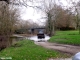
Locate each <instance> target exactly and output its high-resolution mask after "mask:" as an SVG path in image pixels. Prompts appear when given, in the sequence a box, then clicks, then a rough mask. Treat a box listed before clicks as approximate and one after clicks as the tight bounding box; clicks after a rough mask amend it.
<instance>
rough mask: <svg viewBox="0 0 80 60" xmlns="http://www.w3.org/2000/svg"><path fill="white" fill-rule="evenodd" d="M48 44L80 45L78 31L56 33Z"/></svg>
mask: <svg viewBox="0 0 80 60" xmlns="http://www.w3.org/2000/svg"><path fill="white" fill-rule="evenodd" d="M49 42H55V43H61V44H70V45H80V35H79V33H78V31H57V32H56V35H55V36H53V37H51V39H50V40H49Z"/></svg>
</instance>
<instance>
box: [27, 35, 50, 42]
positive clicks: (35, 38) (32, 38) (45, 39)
mask: <svg viewBox="0 0 80 60" xmlns="http://www.w3.org/2000/svg"><path fill="white" fill-rule="evenodd" d="M28 39H30V40H33V41H47V40H49V39H50V37H49V36H47V35H45V38H42V39H38V37H37V36H32V37H29V38H28Z"/></svg>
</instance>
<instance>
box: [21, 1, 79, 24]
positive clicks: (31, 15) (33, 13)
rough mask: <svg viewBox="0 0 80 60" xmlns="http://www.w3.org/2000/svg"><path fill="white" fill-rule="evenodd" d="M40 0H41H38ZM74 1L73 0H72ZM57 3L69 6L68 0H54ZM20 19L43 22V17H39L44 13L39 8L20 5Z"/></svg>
mask: <svg viewBox="0 0 80 60" xmlns="http://www.w3.org/2000/svg"><path fill="white" fill-rule="evenodd" d="M40 1H41V0H40ZM73 1H75V0H73ZM77 1H78V0H76V2H77ZM55 3H57V4H60V5H63V6H71V3H70V0H68V2H66V0H60V2H59V3H58V0H56V2H55ZM28 4H29V5H31V4H32V3H30V2H29V3H28ZM33 4H34V5H36V6H37V5H41V4H40V3H36V2H35V3H33ZM20 10H21V12H20V13H21V19H23V20H29V19H30V20H32V21H33V22H38V23H40V22H44V19H41V17H44V16H45V13H44V12H43V11H41V10H36V9H34V8H32V7H27V8H26V7H21V8H20Z"/></svg>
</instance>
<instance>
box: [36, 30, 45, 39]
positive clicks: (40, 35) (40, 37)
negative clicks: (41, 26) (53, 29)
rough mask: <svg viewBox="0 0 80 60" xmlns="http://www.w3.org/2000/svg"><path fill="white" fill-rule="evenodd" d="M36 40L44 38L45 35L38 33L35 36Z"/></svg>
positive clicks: (41, 32)
mask: <svg viewBox="0 0 80 60" xmlns="http://www.w3.org/2000/svg"><path fill="white" fill-rule="evenodd" d="M37 37H38V39H42V38H45V34H44V32H43V31H39V33H38V34H37Z"/></svg>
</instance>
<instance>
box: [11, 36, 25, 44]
mask: <svg viewBox="0 0 80 60" xmlns="http://www.w3.org/2000/svg"><path fill="white" fill-rule="evenodd" d="M24 39H25V38H24V37H13V38H10V41H11V45H12V44H15V43H16V42H18V41H21V40H24Z"/></svg>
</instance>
